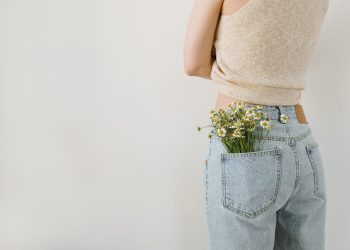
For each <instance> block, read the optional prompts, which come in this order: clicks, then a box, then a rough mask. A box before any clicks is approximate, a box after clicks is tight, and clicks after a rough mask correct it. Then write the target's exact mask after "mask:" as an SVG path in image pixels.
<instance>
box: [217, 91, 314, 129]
mask: <svg viewBox="0 0 350 250" xmlns="http://www.w3.org/2000/svg"><path fill="white" fill-rule="evenodd" d="M241 101H242V100H240V99H236V98H232V97H230V96H227V95H224V94H223V93H221V92H218V96H217V99H216V104H215V109H216V110H219V109H221V108H222V109H225V108H227V107H228V105H229V104H231V103H233V102H241ZM244 103H245V104H247V105H256V104H260V103H252V102H246V101H244ZM260 105H261V104H260ZM263 106H264V111H266V112H267V113H268V114H269V115H270V117H271V119H276V120H278V119H279V118H280V115H281V114H285V115H287V116H288V118H289V119H291V120H296V121H297V122H298V123H302V124H308V122H307V119H306V115H305V112H304V109H303V106H302V105H301V104H300V103H297V104H295V105H264V104H263Z"/></svg>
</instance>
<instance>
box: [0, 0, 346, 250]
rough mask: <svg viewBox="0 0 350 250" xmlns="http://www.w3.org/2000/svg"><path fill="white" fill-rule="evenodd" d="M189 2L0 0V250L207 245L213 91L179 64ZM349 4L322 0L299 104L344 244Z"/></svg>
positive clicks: (332, 223) (340, 249)
mask: <svg viewBox="0 0 350 250" xmlns="http://www.w3.org/2000/svg"><path fill="white" fill-rule="evenodd" d="M192 4H193V1H161V0H152V1H137V2H135V1H112V0H100V1H97V0H85V1H83V0H70V1H68V0H60V1H58V0H57V1H47V0H45V1H44V0H41V1H39V0H32V1H24V0H12V1H9V0H1V1H0V249H1V250H56V249H57V250H80V249H81V250H90V249H91V250H100V249H102V250H109V249H118V250H119V249H120V250H136V249H137V250H139V249H140V250H141V249H149V250H157V249H159V250H164V249H166V250H180V249H181V250H203V249H207V235H206V221H205V211H204V207H203V205H204V189H203V188H204V187H203V186H202V184H203V183H202V181H203V179H202V178H203V175H202V173H203V172H202V171H203V167H204V155H205V153H206V150H207V137H206V136H207V132H208V131H204V132H201V133H199V132H198V131H197V130H196V127H197V126H198V125H204V124H207V123H208V122H209V120H208V112H209V110H210V108H211V107H213V106H214V103H215V98H216V92H215V90H214V88H213V85H212V83H211V82H210V81H208V80H205V79H201V78H195V77H187V76H185V75H184V73H183V65H182V63H183V61H182V47H183V40H184V34H185V29H186V25H187V21H188V17H189V14H190V11H191V8H192ZM348 13H350V3H349V2H348V1H346V0H337V1H331V3H330V7H329V13H328V14H327V18H326V20H325V24H324V28H323V31H322V35H321V39H320V43H319V46H318V49H317V52H316V55H315V62H314V63H313V65H312V66H311V67H310V71H309V74H308V78H309V85H308V87H307V90H306V91H305V92H304V95H303V100H302V103H303V104H304V107H305V110H306V114H307V116H308V117H309V118H308V119H309V122H310V123H311V126H312V129H313V131H314V133H315V136H316V137H317V138H318V140H319V143H320V146H321V151H322V154H323V158H324V165H325V168H326V174H327V177H326V181H327V184H328V186H327V187H328V196H329V203H328V204H329V205H328V218H327V249H337V250H347V249H350V241H349V239H348V236H349V234H350V215H349V213H348V211H349V210H350V201H349V199H348V198H347V197H349V196H348V192H347V190H348V189H349V188H350V184H349V174H350V168H349V167H350V164H349V163H348V162H349V156H348V152H349V145H348V143H349V141H350V136H349V132H348V128H349V126H348V124H349V122H350V118H349V109H348V107H349V106H350V99H349V98H350V84H349V82H350V72H349V71H347V70H348V68H349V66H350V47H349V46H348V44H350V30H349V24H350V16H349V14H348Z"/></svg>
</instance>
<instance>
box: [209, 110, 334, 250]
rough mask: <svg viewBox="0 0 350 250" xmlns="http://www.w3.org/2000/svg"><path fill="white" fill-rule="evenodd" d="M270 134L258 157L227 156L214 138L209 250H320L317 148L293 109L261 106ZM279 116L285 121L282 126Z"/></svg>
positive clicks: (321, 189) (322, 195)
mask: <svg viewBox="0 0 350 250" xmlns="http://www.w3.org/2000/svg"><path fill="white" fill-rule="evenodd" d="M263 111H264V112H266V113H268V114H269V116H270V118H271V124H272V125H273V128H272V129H271V130H270V133H269V135H268V137H267V138H266V139H264V141H262V149H261V151H257V152H248V153H228V152H227V150H226V148H225V146H224V145H223V144H222V142H221V141H220V139H219V137H217V136H213V137H212V138H211V139H210V141H209V148H208V151H207V152H206V156H205V157H206V159H205V168H204V176H203V184H204V187H205V197H206V215H207V225H208V230H207V232H208V238H209V246H210V248H209V249H210V250H323V249H324V248H325V217H326V200H327V198H326V197H327V196H326V185H325V177H324V169H323V163H322V160H321V155H320V148H319V145H318V143H317V141H316V140H315V138H314V136H313V134H312V132H311V128H310V125H309V124H302V123H299V122H298V120H297V118H296V114H295V109H294V106H293V105H283V106H264V108H263ZM280 114H286V115H288V116H289V119H288V121H287V122H286V123H285V124H284V123H282V122H280V120H279V116H280Z"/></svg>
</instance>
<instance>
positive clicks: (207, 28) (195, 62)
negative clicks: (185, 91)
mask: <svg viewBox="0 0 350 250" xmlns="http://www.w3.org/2000/svg"><path fill="white" fill-rule="evenodd" d="M223 1H224V0H196V1H195V4H194V6H193V9H192V13H191V17H190V20H189V23H188V27H187V32H186V39H185V44H184V49H183V52H184V71H185V73H186V74H187V75H190V76H198V77H203V78H206V79H211V78H210V72H211V69H212V65H213V62H214V59H215V52H214V49H213V42H214V36H215V30H216V26H217V23H218V19H219V15H220V12H221V7H222V4H223Z"/></svg>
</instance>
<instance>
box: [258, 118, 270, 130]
mask: <svg viewBox="0 0 350 250" xmlns="http://www.w3.org/2000/svg"><path fill="white" fill-rule="evenodd" d="M260 126H261V127H263V128H266V129H270V128H271V126H270V121H268V120H262V121H260Z"/></svg>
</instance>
